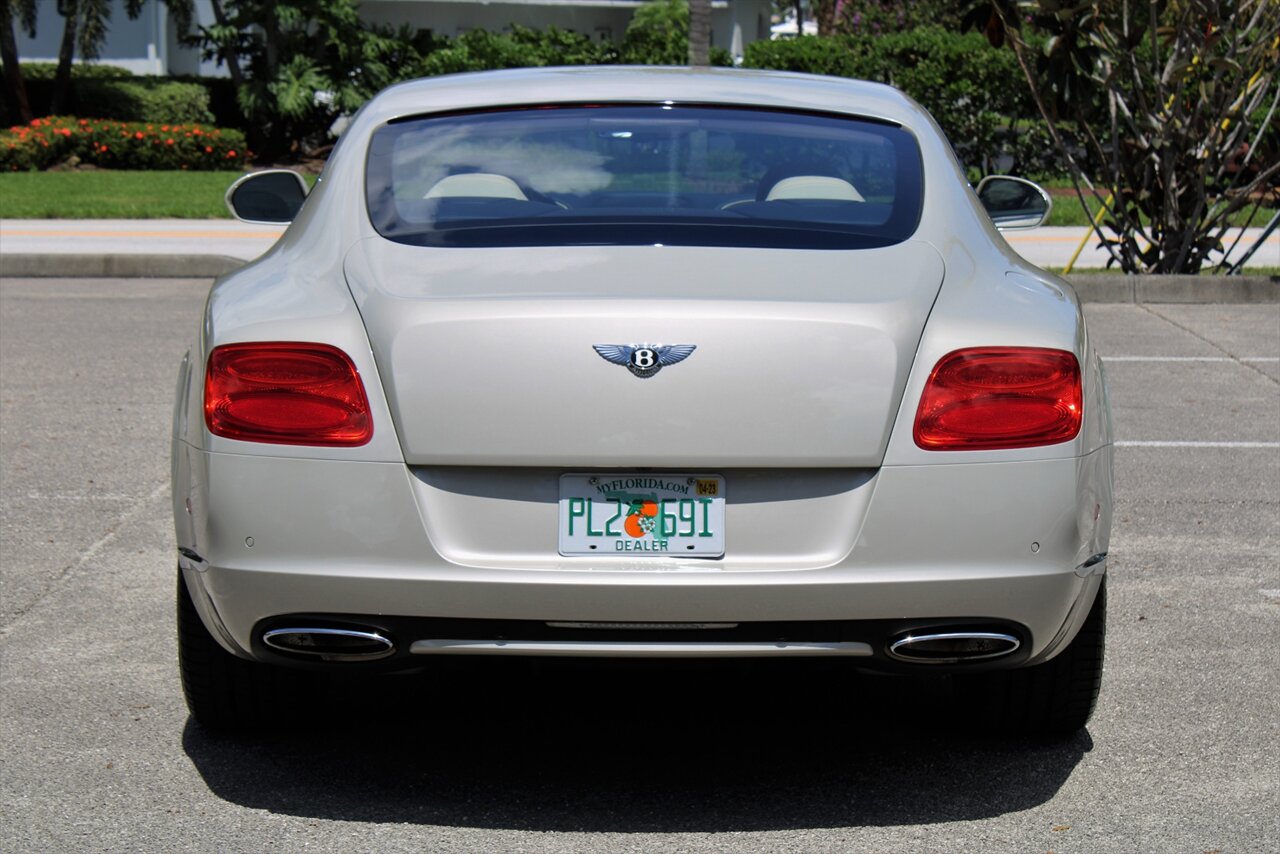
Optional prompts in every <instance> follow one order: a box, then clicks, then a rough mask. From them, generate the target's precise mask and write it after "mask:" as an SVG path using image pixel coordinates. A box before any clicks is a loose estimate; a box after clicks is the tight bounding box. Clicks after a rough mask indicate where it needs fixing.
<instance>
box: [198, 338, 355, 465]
mask: <svg viewBox="0 0 1280 854" xmlns="http://www.w3.org/2000/svg"><path fill="white" fill-rule="evenodd" d="M204 418H205V423H206V424H208V425H209V431H210V432H211V433H213V434H214V435H215V436H225V437H227V438H228V439H240V440H241V441H244V442H274V443H277V444H282V445H323V446H337V447H343V446H352V445H363V444H365V443H366V442H368V441H369V440H370V439H371V438H373V419H372V418H370V416H369V401H368V398H366V397H365V394H364V384H363V383H361V382H360V375H359V374H358V373H357V372H356V366H355V364H354V363H352V361H351V359H350V357H348V356H347V354H346V353H344V352H342V351H341V350H339V349H338V348H336V347H330V346H329V345H328V344H305V343H298V342H291V341H290V342H284V341H282V342H267V343H254V344H224V345H223V346H221V347H215V348H214V350H213V352H212V353H210V354H209V368H208V370H207V371H206V372H205V379H204Z"/></svg>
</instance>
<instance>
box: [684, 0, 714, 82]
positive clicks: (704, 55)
mask: <svg viewBox="0 0 1280 854" xmlns="http://www.w3.org/2000/svg"><path fill="white" fill-rule="evenodd" d="M689 64H690V65H692V66H694V67H698V66H707V65H710V64H711V0H689Z"/></svg>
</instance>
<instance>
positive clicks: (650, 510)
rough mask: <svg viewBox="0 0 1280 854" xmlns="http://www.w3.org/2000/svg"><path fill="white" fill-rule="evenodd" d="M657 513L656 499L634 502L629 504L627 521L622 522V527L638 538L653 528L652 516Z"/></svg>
mask: <svg viewBox="0 0 1280 854" xmlns="http://www.w3.org/2000/svg"><path fill="white" fill-rule="evenodd" d="M657 515H658V503H657V502H656V501H639V502H634V503H632V505H631V512H630V513H628V514H627V521H626V522H624V523H623V524H622V527H623V528H625V529H626V531H627V533H628V534H630V535H631V536H632V537H635V538H636V539H639V538H640V537H643V536H644V535H645V534H647V533H649V532H650V531H652V530H653V523H654V517H655V516H657Z"/></svg>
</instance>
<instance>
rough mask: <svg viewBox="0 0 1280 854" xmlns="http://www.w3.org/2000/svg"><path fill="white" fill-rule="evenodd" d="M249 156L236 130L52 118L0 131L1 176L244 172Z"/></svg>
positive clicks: (190, 125)
mask: <svg viewBox="0 0 1280 854" xmlns="http://www.w3.org/2000/svg"><path fill="white" fill-rule="evenodd" d="M250 156H251V153H250V152H249V150H248V149H247V148H246V147H245V139H244V134H242V133H241V132H240V131H238V130H231V129H227V128H215V127H207V126H202V125H198V124H168V123H159V124H157V123H152V122H118V121H111V120H108V119H86V118H74V117H70V116H53V117H51V118H47V119H36V120H34V121H32V122H31V123H30V124H26V125H18V126H16V127H12V128H9V129H8V130H6V131H0V171H4V172H20V171H26V170H31V169H47V168H49V167H50V166H55V165H58V164H60V163H68V162H70V163H76V164H89V165H93V166H101V167H104V168H108V169H191V170H199V171H209V170H221V169H241V168H243V167H244V165H245V164H246V163H247V162H248V160H249V157H250Z"/></svg>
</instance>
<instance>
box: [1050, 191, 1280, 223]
mask: <svg viewBox="0 0 1280 854" xmlns="http://www.w3.org/2000/svg"><path fill="white" fill-rule="evenodd" d="M1046 189H1056V190H1062V189H1071V185H1070V184H1053V185H1048V186H1046ZM1086 195H1088V194H1086ZM1088 198H1089V211H1090V213H1089V214H1088V215H1086V214H1085V212H1084V208H1082V207H1081V206H1080V199H1079V198H1078V197H1077V196H1076V195H1075V190H1071V195H1068V196H1062V195H1058V194H1057V193H1054V195H1053V210H1052V211H1051V212H1050V213H1049V221H1048V222H1047V223H1045V224H1046V225H1088V224H1089V221H1090V217H1091V216H1093V215H1096V214H1097V212H1098V210H1099V208H1101V205H1100V204H1099V203H1098V201H1097V200H1096V199H1094V198H1092V196H1089V197H1088ZM1275 215H1276V212H1275V210H1274V209H1273V208H1263V209H1262V210H1260V211H1258V213H1257V214H1256V215H1255V216H1254V217H1253V222H1252V225H1253V226H1254V227H1256V228H1262V227H1263V226H1265V225H1266V224H1267V223H1268V222H1270V220H1271V217H1273V216H1275ZM1248 221H1249V209H1248V208H1245V209H1244V210H1243V211H1238V212H1237V213H1235V214H1232V216H1231V224H1232V225H1244V224H1246V223H1247V222H1248Z"/></svg>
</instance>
